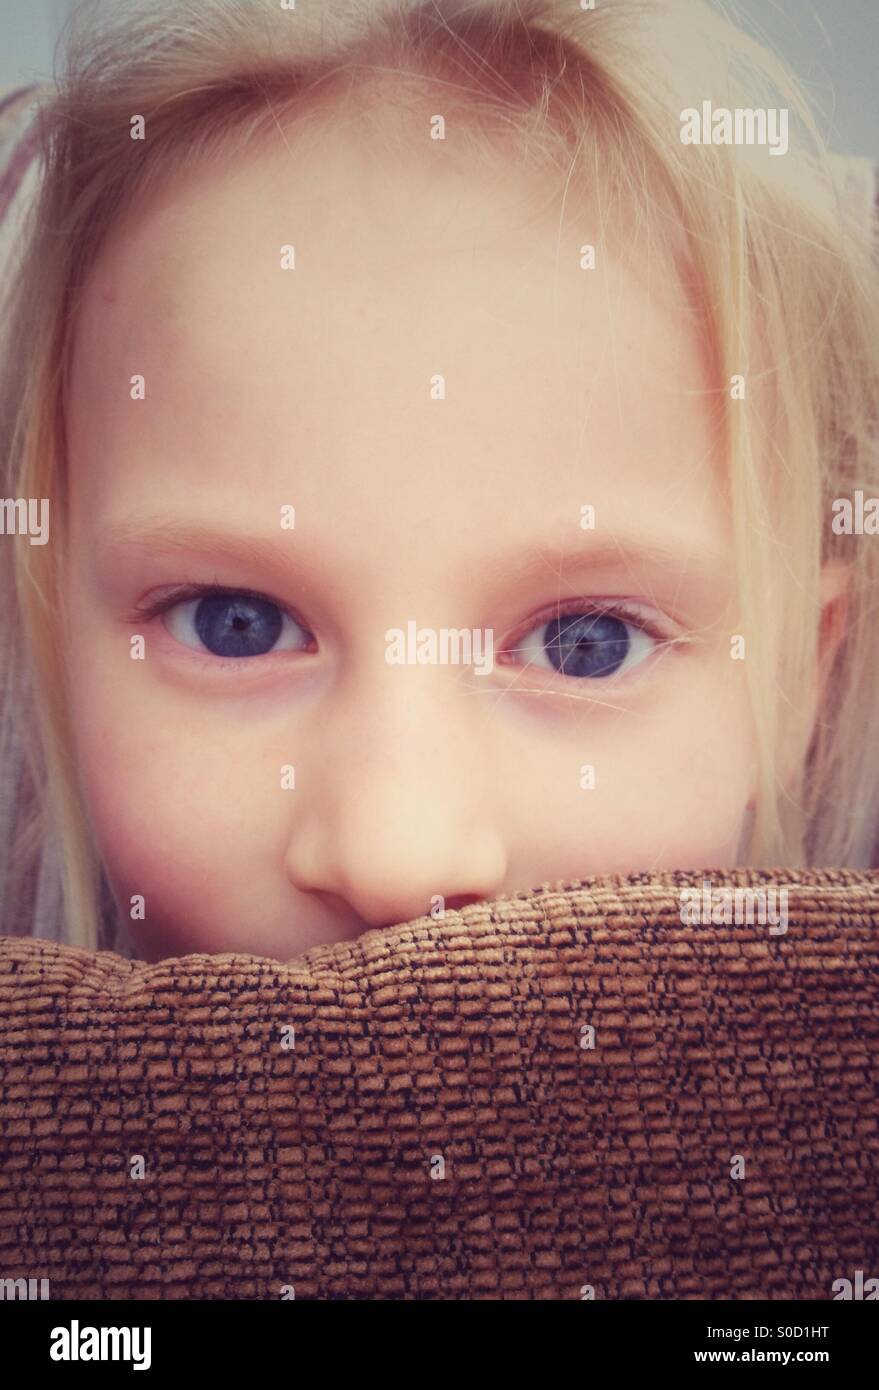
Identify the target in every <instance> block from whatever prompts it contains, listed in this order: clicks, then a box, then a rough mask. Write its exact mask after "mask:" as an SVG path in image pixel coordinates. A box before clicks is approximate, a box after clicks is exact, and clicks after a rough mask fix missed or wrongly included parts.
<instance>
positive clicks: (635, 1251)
mask: <svg viewBox="0 0 879 1390" xmlns="http://www.w3.org/2000/svg"><path fill="white" fill-rule="evenodd" d="M706 876H707V877H710V880H711V884H712V889H713V890H714V892H715V894H716V893H717V890H719V889H720V888H722V887H723V886H727V887H730V886H734V885H739V886H744V885H748V884H750V885H752V886H754V887H763V888H767V887H769V886H773V885H774V886H776V887H778V888H781V887H785V888H786V889H787V892H788V909H787V910H788V923H787V930H786V932H780V931H779V929H778V928H777V927H776V929H775V931H774V932H772V931H770V927H769V925H767V924H765V923H764V925H759V924H758V923H753V924H752V925H746V924H742V925H735V924H733V925H722V924H715V923H714V922H711V923H708V924H705V925H683V924H682V921H681V915H680V914H681V897H680V893H681V889H682V888H684V887H696V888H699V887H700V886H701V883H702V875H700V874H698V873H697V874H677V875H676V874H658V875H654V876H646V875H635V876H630V877H628V878H618V877H614V878H604V879H588V880H581V881H580V882H579V883H576V884H573V885H563V886H561V887H559V886H556V887H554V888H544V889H543V890H540V891H536V892H533V893H528V894H521V895H518V896H517V897H514V898H506V899H499V900H498V901H496V902H494V903H489V904H479V905H474V906H471V907H469V908H465V909H464V910H463V911H461V912H449V913H447V915H446V917H445V920H442V921H433V920H431V919H430V918H421V919H419V920H418V921H415V922H410V923H407V924H405V925H401V926H397V927H392V928H383V929H381V930H377V931H371V932H368V933H366V934H365V935H364V936H362V937H360V938H359V939H358V940H356V941H354V942H348V943H344V944H340V945H335V946H331V947H318V948H315V949H313V950H311V951H309V952H308V953H307V954H306V955H303V956H301V957H299V958H298V959H296V960H293V961H290V962H288V963H286V964H280V963H278V962H276V961H271V960H268V959H263V958H259V957H253V956H247V955H217V956H208V955H195V956H188V957H185V958H182V959H176V960H175V959H172V960H166V961H163V962H161V963H159V964H154V965H147V964H145V963H143V962H131V961H126V960H124V959H123V958H122V957H120V956H116V955H113V954H110V953H108V952H102V953H90V952H86V951H81V950H77V949H74V948H72V947H67V946H60V945H58V944H55V943H51V942H46V941H42V940H32V939H21V938H14V937H6V938H3V939H2V940H0V1271H2V1272H3V1274H4V1276H6V1277H13V1276H22V1277H25V1276H29V1277H32V1278H41V1277H48V1278H49V1280H50V1284H51V1296H52V1297H53V1298H56V1297H57V1298H75V1297H79V1298H99V1297H126V1298H155V1297H162V1298H186V1299H197V1298H258V1299H267V1298H268V1299H278V1298H282V1297H285V1296H286V1297H289V1296H291V1286H292V1291H293V1293H294V1296H295V1297H296V1298H303V1297H316V1298H328V1297H357V1296H361V1297H372V1298H385V1297H400V1296H420V1297H438V1298H460V1297H467V1298H479V1297H498V1296H504V1297H519V1298H521V1297H526V1298H565V1299H579V1298H581V1297H588V1296H589V1289H590V1288H591V1289H592V1290H594V1296H595V1297H596V1298H604V1299H618V1298H628V1297H635V1298H645V1297H646V1298H692V1297H696V1298H755V1297H767V1298H779V1299H789V1298H795V1299H804V1298H819V1299H828V1298H833V1296H834V1295H833V1292H832V1291H831V1286H832V1284H833V1282H834V1281H835V1280H838V1279H840V1278H849V1279H854V1277H855V1271H856V1270H858V1269H861V1270H865V1271H867V1272H868V1273H870V1272H873V1273H875V1272H876V1270H877V1268H879V1215H877V1213H879V1162H877V1160H879V1126H877V1120H879V1085H877V1082H879V1048H877V1041H879V992H877V974H879V971H877V965H879V930H877V928H879V894H877V883H879V877H877V875H876V874H872V873H869V874H868V873H858V872H848V871H846V872H842V871H797V872H791V873H780V872H776V871H765V872H757V871H751V870H741V871H737V872H735V873H729V874H721V873H716V872H713V871H712V872H711V874H710V875H706ZM718 901H719V899H718V897H717V896H715V898H714V906H715V908H716V907H717V905H718ZM721 905H722V902H721ZM777 905H778V904H777V902H776V906H777ZM590 1026H591V1027H592V1028H594V1030H595V1037H594V1047H590V1046H589V1045H588V1044H589V1041H590V1035H589V1033H588V1028H589V1027H590ZM291 1027H292V1028H293V1029H294V1030H295V1032H294V1034H293V1038H292V1042H293V1045H292V1046H289V1041H290V1037H289V1034H288V1035H287V1041H288V1045H287V1046H285V1045H284V1036H285V1035H284V1030H285V1029H289V1028H291ZM138 1155H140V1156H141V1157H142V1159H143V1164H144V1176H143V1178H136V1177H132V1176H131V1174H132V1171H134V1168H133V1165H134V1164H135V1161H136V1157H137V1156H138ZM737 1156H739V1159H740V1160H741V1161H743V1163H744V1176H738V1177H736V1176H732V1173H733V1171H734V1168H735V1165H736V1162H737ZM440 1160H442V1163H441V1162H440ZM443 1164H444V1175H443V1176H438V1174H439V1173H440V1171H441V1169H442V1165H443ZM736 1171H739V1172H740V1171H741V1169H738V1170H736ZM432 1174H434V1175H433V1176H432ZM285 1289H286V1290H287V1292H286V1294H285V1292H284V1291H285Z"/></svg>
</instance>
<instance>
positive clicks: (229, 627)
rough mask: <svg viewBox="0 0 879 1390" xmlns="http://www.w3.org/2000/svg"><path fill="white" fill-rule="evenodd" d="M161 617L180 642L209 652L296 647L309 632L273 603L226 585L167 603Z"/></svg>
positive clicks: (259, 651)
mask: <svg viewBox="0 0 879 1390" xmlns="http://www.w3.org/2000/svg"><path fill="white" fill-rule="evenodd" d="M164 622H165V626H166V627H167V629H168V631H169V632H170V633H171V636H172V637H176V638H177V640H178V641H179V642H182V643H183V644H184V646H187V647H195V648H196V649H199V650H200V649H203V648H206V649H207V650H208V651H209V652H211V653H212V655H214V656H223V657H236V656H265V655H267V653H268V652H272V651H289V650H291V649H292V650H300V651H302V650H305V649H306V648H307V647H308V645H309V640H310V633H308V632H306V630H305V628H303V627H301V626H300V624H299V623H297V622H296V620H295V619H294V618H291V617H290V615H289V614H288V613H284V612H282V610H281V609H280V608H279V607H278V606H277V604H275V603H272V602H270V600H269V599H265V598H259V597H257V596H256V595H249V594H245V593H238V592H235V591H232V590H230V591H229V592H226V593H209V594H202V595H200V596H199V597H198V598H194V599H189V600H188V601H186V602H183V603H174V604H171V605H169V606H168V607H167V608H166V609H165V612H164Z"/></svg>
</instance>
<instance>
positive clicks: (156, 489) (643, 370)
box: [70, 142, 716, 537]
mask: <svg viewBox="0 0 879 1390" xmlns="http://www.w3.org/2000/svg"><path fill="white" fill-rule="evenodd" d="M331 156H332V157H335V156H337V163H335V164H334V163H333V158H332V157H331ZM372 173H374V170H373V171H372ZM593 231H594V232H595V233H596V237H595V244H594V253H595V254H594V256H590V255H588V254H584V247H585V246H590V245H592V244H593V243H591V242H590V236H591V235H592V234H593ZM600 232H601V224H600V221H599V220H598V216H597V212H596V211H595V210H594V209H591V208H589V207H586V208H584V209H583V210H582V212H581V213H580V214H579V215H576V216H571V215H568V216H567V217H566V218H560V217H559V213H558V206H557V204H556V203H554V202H553V199H552V197H551V196H550V189H549V185H548V184H547V183H545V182H541V181H540V180H537V181H536V182H535V184H534V186H533V190H532V191H531V192H530V193H529V190H528V186H527V183H526V182H524V181H523V179H522V177H521V175H520V174H519V175H517V174H515V173H509V175H508V176H507V177H506V178H501V177H500V175H499V176H498V179H497V182H496V184H495V185H494V186H491V185H486V184H482V185H481V184H480V183H479V182H477V181H474V179H473V177H472V175H468V173H467V171H466V169H459V170H455V171H453V170H451V169H449V168H446V169H445V170H444V173H443V177H442V180H441V181H432V180H431V179H430V178H429V177H427V176H426V175H425V170H424V161H423V160H420V159H419V160H416V161H414V167H413V168H412V169H409V168H406V167H402V166H400V167H398V169H397V171H396V173H395V174H394V176H393V177H390V176H389V177H387V178H386V179H385V182H384V185H383V187H382V188H381V189H378V188H376V186H375V183H374V179H373V178H372V176H371V172H370V166H369V164H368V161H367V166H366V168H365V172H364V166H363V165H362V163H361V162H360V160H359V158H358V152H357V150H356V149H354V148H353V147H350V146H346V145H345V144H344V143H342V142H337V143H336V145H333V144H332V142H329V143H328V144H327V145H325V146H323V147H321V148H320V149H319V150H313V151H312V152H311V153H310V155H309V157H308V158H304V159H303V160H302V161H301V162H298V161H296V160H294V159H291V158H290V156H289V154H287V153H286V152H284V151H281V152H280V153H279V152H277V151H276V152H275V154H274V155H273V156H272V157H267V158H266V159H264V160H252V161H250V162H249V163H248V162H246V161H242V162H240V163H238V164H236V165H234V166H231V165H230V166H228V167H226V168H224V169H222V170H220V169H214V170H212V171H210V172H208V173H204V174H202V175H201V176H200V177H195V176H194V175H193V174H192V172H190V175H189V176H188V177H187V178H183V177H181V178H178V179H177V180H175V181H173V182H169V183H168V185H167V186H166V187H165V188H164V190H163V192H162V194H161V196H160V197H158V198H157V199H155V200H154V201H153V202H152V203H151V204H150V205H149V206H144V207H139V208H133V209H132V210H131V211H130V212H129V214H128V215H127V217H126V218H125V219H124V220H123V221H122V222H120V224H119V225H118V226H117V228H116V229H115V231H114V234H113V236H112V238H111V240H110V241H109V242H108V244H107V246H106V248H105V250H104V252H103V254H102V256H101V258H100V260H99V262H98V263H97V265H96V267H95V270H94V273H93V275H92V278H91V282H90V285H89V287H88V290H87V295H86V301H85V304H84V309H83V314H82V317H81V321H80V324H79V329H78V334H77V339H76V343H75V351H74V364H73V390H72V397H71V412H70V444H71V448H70V453H71V459H72V469H73V473H74V477H75V480H76V486H75V488H74V491H75V492H77V493H78V495H79V496H80V498H81V499H84V498H85V497H88V496H90V497H91V505H92V507H93V508H98V509H99V510H103V511H104V512H105V513H107V514H109V513H110V512H113V513H114V517H115V519H118V516H119V515H120V514H122V513H123V512H127V511H128V510H130V509H131V508H132V507H136V506H138V505H141V504H143V505H146V504H148V503H149V502H150V499H152V498H155V497H156V496H163V497H165V498H167V499H168V501H169V505H172V506H177V508H178V510H180V511H182V512H185V511H186V510H187V509H191V508H193V507H196V506H198V505H199V500H198V499H199V495H200V494H201V495H202V496H203V494H204V487H205V480H206V478H207V477H209V478H210V480H211V487H212V488H213V489H214V490H215V491H216V494H217V496H218V497H220V496H222V497H223V499H224V502H223V506H225V507H226V509H227V510H230V509H231V510H232V511H235V510H236V509H237V510H238V511H239V512H240V511H241V508H242V507H247V508H254V507H256V506H259V505H260V499H261V498H265V497H270V498H272V499H275V498H276V497H278V498H280V500H282V501H283V500H288V501H289V500H290V497H289V493H290V490H291V489H294V488H295V490H296V494H297V497H299V498H300V499H301V504H302V506H303V507H304V509H305V511H306V512H307V511H308V510H309V509H310V510H311V512H312V514H313V515H315V516H316V517H317V516H320V515H322V514H323V513H326V512H327V502H326V499H327V496H328V495H333V496H334V497H335V499H336V501H335V502H334V507H335V508H336V510H337V511H338V510H339V509H344V508H345V507H350V509H351V511H352V514H354V512H356V511H357V509H361V510H362V508H363V507H364V506H366V507H368V506H369V505H370V498H371V499H372V500H373V502H374V501H375V500H376V499H378V498H381V499H382V505H385V504H386V503H387V501H388V498H390V497H393V499H394V505H395V507H396V510H397V512H398V514H405V513H406V509H407V508H408V509H409V511H410V512H411V517H412V518H416V517H417V515H418V513H419V509H420V510H421V511H422V512H423V510H424V505H425V499H430V505H431V511H432V516H433V517H434V520H435V521H436V522H437V523H440V522H442V521H448V522H449V523H451V522H452V521H454V523H455V526H456V528H457V531H458V533H459V534H461V535H462V537H463V536H465V535H466V534H467V524H466V517H467V516H471V517H477V518H481V520H480V523H479V524H480V526H482V527H483V528H484V518H485V516H486V515H489V514H491V512H492V511H493V510H494V511H496V510H497V508H498V499H499V491H498V490H499V489H501V490H502V491H503V492H504V495H505V496H506V503H505V506H506V512H507V514H508V515H510V516H517V517H520V519H521V517H522V516H523V515H525V516H527V515H528V514H529V513H533V512H534V510H535V508H536V509H539V510H540V511H541V512H542V513H543V514H544V515H548V514H552V515H555V516H563V515H564V514H566V513H570V515H571V516H572V517H574V518H575V519H576V518H578V517H579V511H580V506H581V504H582V503H583V502H589V501H592V500H595V501H598V502H599V503H600V504H601V505H603V506H605V507H607V506H608V505H611V504H613V506H614V508H615V510H616V511H624V510H625V507H626V505H627V504H626V497H627V495H628V494H629V493H631V494H632V496H640V497H641V498H642V499H643V498H645V497H647V496H648V495H650V496H652V495H653V494H654V493H655V494H656V497H657V499H658V498H659V497H660V494H661V493H662V492H663V491H667V490H668V487H669V478H671V479H672V481H673V483H674V486H673V487H672V491H675V489H676V490H677V492H678V493H681V492H687V493H688V495H692V496H693V506H694V508H695V513H694V524H696V521H697V520H698V524H699V525H701V526H705V525H706V524H707V523H706V518H705V517H704V516H697V515H696V514H698V512H699V509H700V508H701V507H702V506H703V500H700V499H702V494H703V492H704V491H705V489H704V487H703V485H702V481H701V480H702V479H703V475H704V474H705V472H706V469H709V471H710V465H709V463H708V462H707V460H708V458H709V455H710V452H711V443H712V439H711V428H710V420H709V419H708V412H707V407H706V405H705V402H706V398H707V395H708V388H707V382H706V377H705V364H704V354H703V353H702V352H701V350H700V345H699V342H698V338H697V336H696V334H695V332H694V329H693V324H692V318H691V315H690V314H689V311H688V308H687V307H686V305H684V304H683V303H682V302H681V299H680V297H679V296H678V295H676V293H675V290H674V285H673V277H669V276H664V275H662V274H659V273H656V272H657V270H658V267H654V268H653V271H652V273H638V270H637V267H636V269H634V270H633V268H632V264H631V253H630V248H628V249H626V248H622V247H621V248H620V250H619V254H618V252H617V248H614V247H612V246H611V245H609V244H608V237H607V235H605V237H604V239H603V240H602V239H601V237H600V236H599V235H597V233H600ZM641 270H642V272H643V267H642V268H641ZM141 379H142V398H138V394H137V390H136V389H135V390H134V391H133V390H132V382H133V381H135V380H138V381H139V380H141ZM98 441H100V447H97V445H98ZM476 464H478V465H479V466H478V467H476V466H475V465H476ZM440 479H442V481H443V487H442V488H441V489H440V488H438V487H437V482H438V480H440ZM675 480H676V481H675ZM660 484H661V486H660ZM587 492H588V494H589V495H588V496H587ZM245 494H246V495H245ZM236 499H237V501H236ZM462 516H463V517H465V522H464V524H463V525H462V520H461V519H462ZM413 525H414V521H413ZM708 529H709V532H710V531H711V529H712V527H711V525H709V526H708ZM715 529H716V528H715ZM477 530H478V528H477ZM474 534H475V533H474Z"/></svg>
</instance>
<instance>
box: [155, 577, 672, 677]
mask: <svg viewBox="0 0 879 1390" xmlns="http://www.w3.org/2000/svg"><path fill="white" fill-rule="evenodd" d="M215 594H229V595H235V596H237V597H242V598H253V599H260V600H262V602H263V603H270V604H272V605H273V606H274V607H275V608H277V609H278V611H279V612H281V613H285V614H286V615H287V616H288V617H289V618H291V619H292V621H293V622H295V623H296V624H297V625H298V626H299V627H300V628H301V629H302V631H303V632H305V633H308V634H309V636H312V635H313V634H312V633H311V629H310V628H309V627H308V625H307V624H306V623H304V622H303V621H302V619H301V618H299V617H298V616H297V615H296V613H294V612H292V611H291V610H290V609H289V608H287V607H285V606H284V604H282V603H279V602H278V600H277V599H274V598H271V597H270V595H268V594H264V593H261V592H260V591H259V590H258V589H247V588H240V587H236V588H230V587H228V586H225V585H222V584H190V585H183V586H182V587H180V588H177V589H174V590H173V591H172V592H170V593H165V594H163V595H162V596H161V597H160V598H156V599H153V600H151V601H149V602H146V603H143V602H142V603H139V604H137V605H136V606H135V608H134V610H133V613H132V615H131V618H130V622H132V623H133V624H136V623H139V622H150V621H152V620H153V619H154V618H160V617H162V615H163V614H165V613H167V612H169V611H170V610H171V609H172V608H175V607H176V606H177V604H180V603H187V602H191V601H192V600H193V599H198V598H205V597H207V596H209V595H215ZM583 613H588V614H595V615H601V616H607V617H612V618H619V619H620V621H622V622H626V623H630V624H631V625H632V626H633V627H636V628H638V629H639V630H640V631H641V632H644V633H646V634H647V636H648V637H650V638H652V639H653V640H654V641H655V642H658V643H659V644H660V645H661V646H665V647H669V646H672V645H678V644H679V643H681V642H684V641H685V640H687V639H684V638H680V637H679V638H672V637H669V635H668V633H667V632H666V631H664V630H663V629H662V628H661V627H660V625H659V624H658V623H656V622H652V621H650V619H648V618H646V617H645V615H644V613H643V612H642V611H641V610H640V609H639V608H638V607H637V606H636V605H633V604H628V603H625V602H623V601H612V600H607V599H600V598H595V599H579V600H576V601H573V600H569V601H568V602H567V603H566V604H561V605H559V604H555V605H553V606H552V607H550V608H548V609H546V610H545V611H544V612H543V614H541V615H538V616H536V617H534V618H530V619H529V620H528V624H527V626H523V627H522V628H520V629H519V631H518V633H517V635H516V637H515V638H514V639H513V640H512V641H511V642H510V643H508V644H507V646H505V647H504V648H502V649H501V650H500V651H498V652H497V653H496V658H497V661H498V663H499V664H503V665H510V666H512V665H515V663H514V662H504V661H503V658H504V657H505V656H506V655H508V654H509V653H510V652H516V651H517V650H519V644H520V643H521V641H522V638H523V637H526V636H527V635H528V634H529V633H531V632H535V631H536V630H537V629H538V628H541V627H544V626H545V625H546V624H547V623H550V622H552V620H553V619H560V618H566V617H574V616H575V615H579V614H583ZM202 655H204V656H205V658H206V662H205V664H206V665H217V664H218V663H221V664H223V665H233V666H237V667H238V668H239V669H240V668H241V667H242V666H243V665H244V664H245V662H246V661H247V660H248V658H246V657H231V658H230V657H221V656H216V655H214V654H213V653H203V654H202ZM266 655H268V653H266ZM250 660H254V661H256V660H264V657H263V658H260V657H252V658H250ZM541 674H546V675H548V674H550V673H549V672H546V671H542V670H541ZM556 675H557V676H558V678H559V679H560V680H562V681H567V680H569V679H572V678H571V677H567V676H564V675H562V674H561V672H557V673H556Z"/></svg>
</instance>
